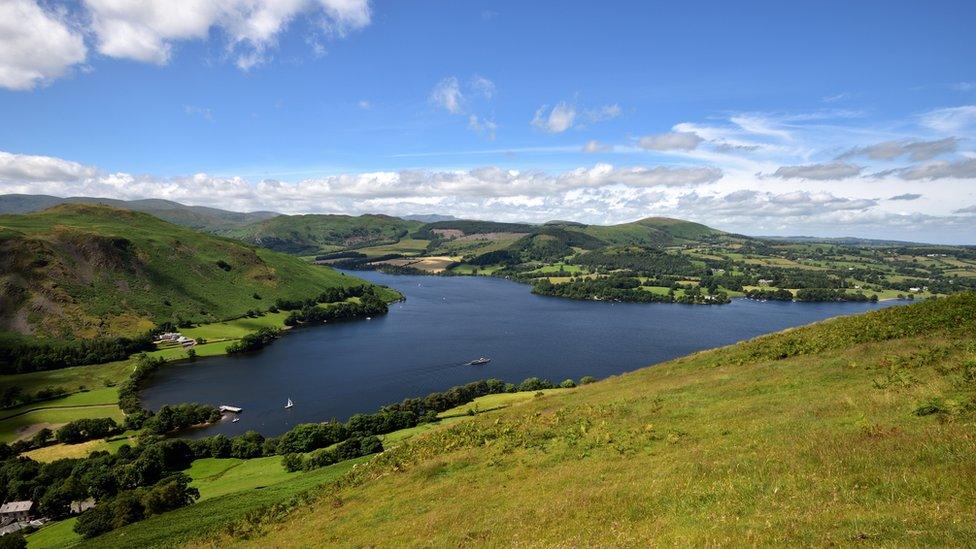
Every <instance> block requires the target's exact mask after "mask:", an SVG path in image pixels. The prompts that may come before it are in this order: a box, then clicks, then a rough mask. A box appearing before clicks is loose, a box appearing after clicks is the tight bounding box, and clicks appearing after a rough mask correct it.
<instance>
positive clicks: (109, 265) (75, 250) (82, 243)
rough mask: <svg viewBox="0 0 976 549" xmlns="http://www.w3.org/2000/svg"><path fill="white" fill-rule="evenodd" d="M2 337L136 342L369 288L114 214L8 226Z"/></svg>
mask: <svg viewBox="0 0 976 549" xmlns="http://www.w3.org/2000/svg"><path fill="white" fill-rule="evenodd" d="M0 255H2V256H3V257H4V261H3V263H2V265H0V294H2V295H3V296H4V300H3V301H2V302H0V330H2V331H6V332H13V333H17V334H22V335H32V336H38V337H49V338H60V339H67V338H74V337H80V338H91V337H99V336H116V335H132V334H135V333H139V332H142V331H145V330H146V329H148V328H149V327H151V326H152V325H153V324H154V323H160V322H164V321H172V322H174V323H175V322H180V321H192V322H207V321H215V320H220V319H224V318H229V317H233V316H239V315H241V314H243V313H245V312H246V311H248V310H250V309H260V310H266V309H268V307H270V306H271V305H272V304H273V303H274V301H275V300H276V299H277V298H285V299H304V298H308V297H313V296H315V295H317V294H318V293H319V292H321V291H322V290H323V289H325V288H329V287H334V286H348V285H354V284H360V283H361V281H359V280H357V279H355V278H353V277H347V276H343V275H341V274H339V273H336V272H335V271H332V270H331V269H328V268H325V267H320V266H315V265H310V264H308V263H306V262H304V261H302V260H300V259H298V258H296V257H292V256H288V255H284V254H279V253H275V252H272V251H269V250H265V249H261V248H255V247H252V246H247V245H244V244H241V243H239V242H236V241H233V240H229V239H226V238H219V237H214V236H209V235H206V234H202V233H199V232H195V231H193V230H190V229H187V228H185V227H180V226H176V225H173V224H170V223H167V222H165V221H162V220H160V219H157V218H155V217H152V216H150V215H147V214H143V213H138V212H133V211H129V210H120V209H116V208H110V207H106V206H88V205H61V206H56V207H54V208H51V209H48V210H45V211H43V212H38V213H32V214H27V215H4V216H0Z"/></svg>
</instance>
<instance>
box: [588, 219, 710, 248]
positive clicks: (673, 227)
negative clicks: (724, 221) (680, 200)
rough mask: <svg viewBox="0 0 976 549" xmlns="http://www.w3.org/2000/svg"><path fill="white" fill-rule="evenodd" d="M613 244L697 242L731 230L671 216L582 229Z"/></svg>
mask: <svg viewBox="0 0 976 549" xmlns="http://www.w3.org/2000/svg"><path fill="white" fill-rule="evenodd" d="M580 230H582V231H583V232H585V233H587V234H589V235H592V236H594V237H596V238H599V239H600V240H602V241H604V242H606V243H607V244H611V245H616V246H620V245H632V244H636V245H641V246H669V245H673V244H683V243H686V242H697V241H701V240H706V239H709V238H714V237H719V236H725V235H727V234H728V233H723V232H722V231H719V230H716V229H712V228H711V227H706V226H705V225H702V224H700V223H693V222H691V221H682V220H680V219H671V218H667V217H648V218H646V219H641V220H639V221H634V222H632V223H622V224H620V225H609V226H602V225H587V226H586V227H584V228H582V229H580Z"/></svg>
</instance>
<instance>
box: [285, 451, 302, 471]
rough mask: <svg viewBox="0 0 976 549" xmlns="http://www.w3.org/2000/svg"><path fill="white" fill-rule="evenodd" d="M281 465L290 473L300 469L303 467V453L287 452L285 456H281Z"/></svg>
mask: <svg viewBox="0 0 976 549" xmlns="http://www.w3.org/2000/svg"><path fill="white" fill-rule="evenodd" d="M281 465H282V467H284V468H285V471H288V472H289V473H294V472H295V471H299V470H301V469H302V456H301V454H285V457H283V458H281Z"/></svg>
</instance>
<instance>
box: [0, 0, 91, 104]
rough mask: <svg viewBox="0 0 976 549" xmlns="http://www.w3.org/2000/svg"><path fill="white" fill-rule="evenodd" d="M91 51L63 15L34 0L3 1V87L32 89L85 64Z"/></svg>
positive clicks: (0, 20) (0, 6) (0, 46)
mask: <svg viewBox="0 0 976 549" xmlns="http://www.w3.org/2000/svg"><path fill="white" fill-rule="evenodd" d="M87 54H88V49H87V48H86V47H85V42H84V39H83V38H82V35H81V33H80V32H77V31H76V30H74V29H72V28H71V26H70V25H69V24H68V23H66V22H65V18H64V17H63V15H62V14H61V13H59V12H56V11H51V10H45V9H43V8H41V7H40V6H39V5H38V4H37V2H35V1H34V0H3V1H2V2H0V87H3V88H8V89H11V90H30V89H33V88H34V87H36V86H38V85H42V84H45V83H47V82H50V81H51V80H54V79H56V78H59V77H61V76H64V75H65V74H66V73H67V72H68V71H69V70H70V69H71V67H72V66H74V65H77V64H79V63H82V62H84V60H85V57H86V55H87Z"/></svg>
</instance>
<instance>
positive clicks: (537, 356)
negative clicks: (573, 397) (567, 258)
mask: <svg viewBox="0 0 976 549" xmlns="http://www.w3.org/2000/svg"><path fill="white" fill-rule="evenodd" d="M355 274H356V276H360V277H362V278H365V279H368V280H370V281H373V282H376V283H379V284H386V285H387V286H391V287H393V288H396V289H397V290H400V292H402V293H403V294H404V295H405V296H406V301H404V302H402V303H395V304H393V305H392V306H391V307H390V313H389V314H388V315H386V316H383V317H377V318H373V319H372V320H359V321H354V322H347V323H341V324H330V325H320V326H313V327H303V328H300V329H296V330H293V331H292V332H290V333H288V334H287V335H285V336H283V337H282V338H281V339H279V340H278V341H277V342H275V343H274V344H273V345H271V346H269V347H266V348H265V349H263V350H261V351H259V352H256V353H252V354H248V355H244V356H222V357H212V358H206V359H199V360H197V361H195V362H183V363H176V364H173V365H168V366H166V367H164V368H162V369H161V370H160V371H159V372H158V373H157V374H156V376H155V377H154V378H153V380H152V384H151V386H150V387H148V388H147V389H146V390H145V391H143V393H142V398H143V403H144V405H145V406H147V407H148V408H150V409H152V410H156V409H158V408H159V407H160V406H162V405H164V404H174V403H180V402H200V403H209V404H214V405H219V404H231V405H235V406H241V407H243V408H244V413H242V414H241V416H240V417H241V420H240V421H239V422H238V423H231V422H230V421H229V420H225V421H223V422H221V423H220V424H217V425H214V426H212V427H209V428H207V429H203V430H200V431H196V432H194V433H193V434H192V436H204V435H212V434H217V433H223V434H226V435H235V434H239V433H242V432H244V431H246V430H250V429H253V430H256V431H260V432H261V433H263V434H265V435H268V436H273V435H278V434H281V433H283V432H285V431H287V430H288V429H290V428H291V427H292V426H294V425H295V424H297V423H305V422H317V421H325V420H329V419H332V418H335V419H338V420H345V419H347V418H348V417H349V416H350V415H352V414H355V413H358V412H374V411H376V410H377V409H379V408H380V407H381V406H383V405H385V404H390V403H393V402H398V401H400V400H402V399H404V398H406V397H412V396H425V395H427V394H429V393H431V392H433V391H441V390H444V389H448V388H450V387H452V386H455V385H461V384H464V383H467V382H470V381H475V380H479V379H485V378H489V377H495V378H499V379H502V380H505V381H511V382H514V383H518V382H520V381H522V380H523V379H525V378H527V377H532V376H538V377H542V378H548V379H550V380H552V381H553V382H556V383H559V382H560V381H562V380H564V379H567V378H572V379H574V380H579V378H580V377H582V376H586V375H590V376H594V377H597V378H604V377H607V376H611V375H614V374H620V373H623V372H628V371H631V370H635V369H638V368H641V367H643V366H648V365H651V364H655V363H657V362H661V361H665V360H668V359H671V358H675V357H679V356H682V355H686V354H688V353H691V352H694V351H698V350H701V349H708V348H711V347H718V346H721V345H727V344H730V343H734V342H736V341H740V340H743V339H748V338H752V337H755V336H757V335H760V334H764V333H769V332H775V331H778V330H782V329H784V328H788V327H791V326H800V325H803V324H809V323H811V322H814V321H817V320H822V319H825V318H829V317H833V316H838V315H846V314H853V313H860V312H863V311H867V310H871V309H876V308H879V307H884V306H885V305H886V304H885V303H881V304H871V303H788V302H787V303H784V302H772V301H770V302H766V303H759V302H756V301H750V300H745V299H736V300H733V302H732V303H731V304H728V305H720V306H708V305H673V304H660V303H652V304H639V303H605V302H593V301H572V300H568V299H560V298H554V297H542V296H536V295H533V294H531V293H530V287H529V286H526V285H523V284H517V283H514V282H509V281H506V280H501V279H496V278H487V277H435V276H397V275H386V274H382V273H376V272H365V273H355ZM480 356H487V357H490V358H491V362H490V363H489V364H487V365H484V366H468V365H465V363H466V362H467V361H470V360H472V359H476V358H478V357H480ZM289 398H290V399H292V400H293V401H294V403H295V406H294V407H293V408H291V409H289V410H285V409H284V404H285V402H286V401H287V399H289Z"/></svg>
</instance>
